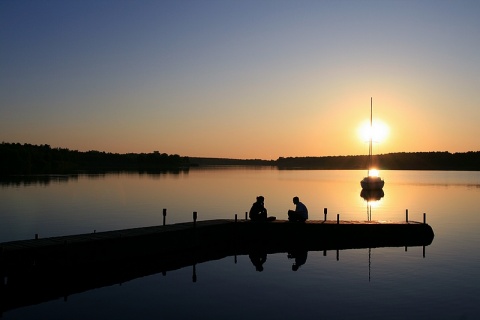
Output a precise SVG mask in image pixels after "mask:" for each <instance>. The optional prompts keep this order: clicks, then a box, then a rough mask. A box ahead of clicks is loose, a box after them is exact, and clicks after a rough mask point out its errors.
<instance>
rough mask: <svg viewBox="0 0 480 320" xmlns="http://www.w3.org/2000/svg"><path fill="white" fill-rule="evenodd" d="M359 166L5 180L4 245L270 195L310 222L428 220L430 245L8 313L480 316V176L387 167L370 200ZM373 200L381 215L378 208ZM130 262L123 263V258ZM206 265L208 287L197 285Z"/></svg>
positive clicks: (148, 281) (233, 264) (351, 253)
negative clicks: (377, 195)
mask: <svg viewBox="0 0 480 320" xmlns="http://www.w3.org/2000/svg"><path fill="white" fill-rule="evenodd" d="M363 175H364V172H363V171H362V172H360V171H317V170H282V171H279V170H275V169H252V168H248V169H245V168H233V169H232V168H226V169H221V168H217V169H205V170H202V169H195V170H190V171H188V172H183V173H180V174H156V175H148V174H107V175H90V176H88V175H80V176H71V177H65V176H62V177H58V176H57V177H44V178H43V180H42V182H38V181H35V180H33V181H31V182H30V183H27V184H24V183H3V185H2V186H1V189H0V241H1V242H4V241H12V240H20V239H28V238H33V237H34V235H35V234H38V235H39V236H40V237H49V236H58V235H65V234H71V233H90V232H93V231H94V230H95V231H97V232H99V231H106V230H114V229H121V228H132V227H142V226H148V225H157V224H161V223H162V220H163V216H162V210H163V208H166V209H167V223H176V222H185V221H190V220H192V212H193V211H197V212H198V217H199V220H208V219H216V218H234V215H235V214H237V215H238V216H239V217H240V218H243V217H244V216H245V212H246V211H248V210H249V208H250V206H251V204H252V203H253V202H254V201H255V197H256V196H257V195H263V196H265V205H266V207H267V209H268V211H269V215H275V216H277V217H278V218H283V219H285V218H286V212H287V210H288V209H291V208H293V204H292V202H291V201H292V200H291V199H292V197H293V196H295V195H297V196H299V197H300V199H301V200H302V201H303V202H304V203H305V204H306V205H307V207H308V208H309V212H310V219H322V220H323V210H324V208H328V213H329V215H328V218H329V219H336V215H337V214H340V219H342V220H367V218H368V214H369V213H370V214H371V217H372V219H373V220H392V221H401V220H404V219H405V210H406V209H408V210H409V219H410V220H417V221H421V220H422V219H423V213H426V216H427V223H429V224H430V225H431V226H432V227H433V229H434V232H435V239H434V240H433V243H432V244H431V245H430V246H427V247H426V249H425V257H423V248H422V247H411V248H408V250H405V248H403V247H401V248H375V249H371V250H369V249H357V250H342V251H340V252H339V255H338V256H337V255H336V253H335V251H332V252H330V251H329V252H327V254H326V255H324V253H323V252H309V253H308V258H307V261H306V263H305V264H304V265H303V266H301V267H300V269H299V270H298V271H296V272H294V271H292V263H293V261H292V260H291V259H288V257H287V254H286V253H282V254H272V255H268V257H267V261H266V263H265V264H264V271H263V272H257V271H256V270H255V267H254V266H253V265H252V263H251V261H250V259H249V257H248V256H237V257H236V258H235V257H228V258H225V259H222V260H216V261H210V262H207V263H202V264H197V265H196V266H195V269H194V268H193V267H186V268H183V269H180V270H176V271H170V272H168V273H167V274H166V275H163V274H161V273H159V274H154V275H151V276H146V277H142V278H138V279H135V280H132V281H129V282H126V283H122V284H118V285H114V286H109V287H103V288H98V289H94V290H90V291H87V292H84V293H80V294H74V295H72V296H70V297H68V300H67V301H64V300H63V299H58V300H53V301H49V302H45V303H42V304H38V305H34V306H29V307H24V308H21V309H15V310H11V311H8V312H6V313H4V314H3V318H4V319H106V318H111V319H158V318H162V319H187V318H194V317H195V318H206V319H207V318H208V319H224V318H229V319H245V318H247V317H248V318H254V319H257V318H258V319H291V318H294V317H296V318H300V319H319V318H327V319H328V318H342V319H344V318H355V319H387V318H388V319H424V318H430V319H480V250H479V249H480V235H479V232H478V229H479V228H480V200H479V199H480V172H441V171H435V172H425V171H386V172H383V173H382V177H383V178H384V179H385V180H386V185H385V188H384V193H385V194H384V196H383V198H381V199H380V200H379V201H376V202H372V203H367V202H366V201H365V200H364V199H363V198H362V197H360V191H361V190H360V184H359V181H360V180H361V178H362V177H363ZM369 209H370V210H371V211H369ZM119 268H121V266H119ZM194 272H195V274H196V276H197V280H196V282H193V281H192V275H193V273H194Z"/></svg>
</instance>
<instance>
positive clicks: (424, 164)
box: [276, 151, 480, 171]
mask: <svg viewBox="0 0 480 320" xmlns="http://www.w3.org/2000/svg"><path fill="white" fill-rule="evenodd" d="M372 159H373V161H372V162H373V164H374V166H375V167H377V168H378V169H382V170H459V171H480V151H469V152H464V153H449V152H399V153H388V154H380V155H375V156H373V158H372ZM368 163H369V159H368V156H334V157H288V158H283V157H280V158H278V160H277V161H276V165H277V166H278V168H280V169H291V168H307V169H325V170H326V169H337V170H339V169H345V170H356V169H366V168H367V166H368Z"/></svg>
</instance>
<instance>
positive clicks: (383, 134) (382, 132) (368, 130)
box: [358, 120, 390, 143]
mask: <svg viewBox="0 0 480 320" xmlns="http://www.w3.org/2000/svg"><path fill="white" fill-rule="evenodd" d="M389 132H390V130H389V128H388V125H387V124H385V123H384V122H382V121H380V120H373V123H372V127H370V122H369V121H365V122H364V123H362V124H361V125H360V127H359V129H358V135H359V136H360V139H361V140H362V141H364V142H368V141H370V138H371V139H372V141H373V142H375V143H377V142H383V141H385V140H386V139H387V138H388V134H389Z"/></svg>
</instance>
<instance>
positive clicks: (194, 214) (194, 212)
mask: <svg viewBox="0 0 480 320" xmlns="http://www.w3.org/2000/svg"><path fill="white" fill-rule="evenodd" d="M196 224H197V211H193V226H194V227H195V225H196Z"/></svg>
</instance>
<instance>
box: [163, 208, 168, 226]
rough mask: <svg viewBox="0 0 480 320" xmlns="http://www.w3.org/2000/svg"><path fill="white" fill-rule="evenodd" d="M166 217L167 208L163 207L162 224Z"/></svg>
mask: <svg viewBox="0 0 480 320" xmlns="http://www.w3.org/2000/svg"><path fill="white" fill-rule="evenodd" d="M166 218H167V209H165V208H164V209H163V225H165V220H166Z"/></svg>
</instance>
